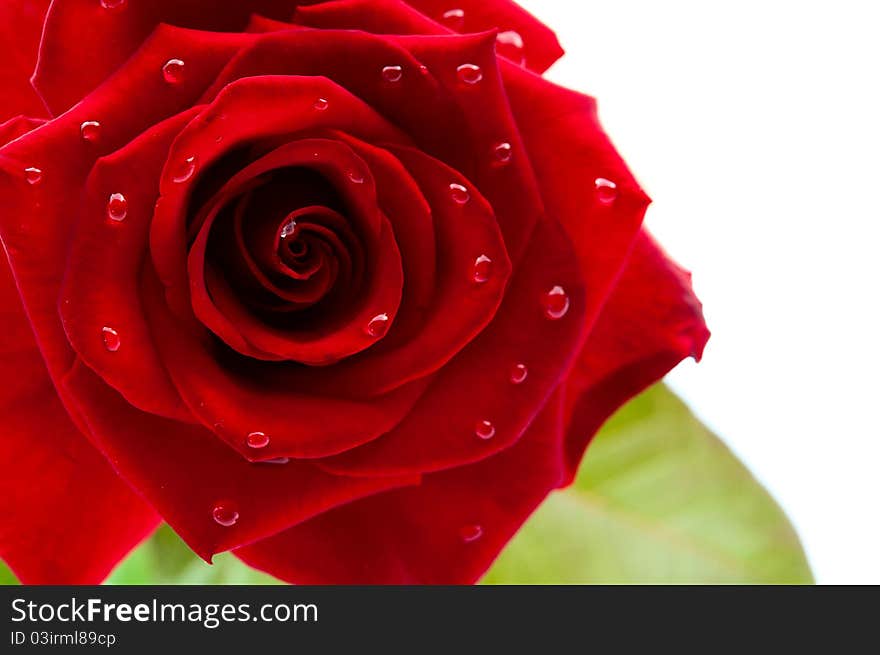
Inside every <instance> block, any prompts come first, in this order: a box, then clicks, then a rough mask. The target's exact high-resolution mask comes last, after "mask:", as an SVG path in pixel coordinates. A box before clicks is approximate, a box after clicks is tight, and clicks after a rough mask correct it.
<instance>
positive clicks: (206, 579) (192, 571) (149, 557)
mask: <svg viewBox="0 0 880 655" xmlns="http://www.w3.org/2000/svg"><path fill="white" fill-rule="evenodd" d="M107 584H116V585H150V584H181V585H262V584H280V583H279V582H278V581H277V580H275V578H273V577H271V576H268V575H266V574H265V573H260V572H259V571H255V570H254V569H252V568H250V567H249V566H246V565H245V564H242V563H241V562H240V561H239V560H237V559H236V558H235V557H233V556H232V555H230V554H229V553H223V554H222V555H217V556H215V557H214V563H213V564H207V563H206V562H204V561H202V560H201V559H199V558H198V557H197V556H196V555H195V554H194V553H193V552H192V551H191V550H190V549H189V548H188V547H187V545H186V544H184V543H183V541H181V540H180V537H178V536H177V535H176V534H174V532H173V531H172V530H171V528H169V527H168V526H167V525H163V526H162V527H161V528H159V529H158V530H157V531H156V533H155V534H154V535H153V536H152V538H150V540H149V541H147V542H146V543H145V544H143V545H142V546H141V547H140V548H138V549H137V550H136V551H135V552H134V553H133V554H132V555H131V556H129V558H128V559H127V560H126V561H125V562H123V563H122V564H121V565H120V566H119V567H118V568H117V569H116V570H115V571H114V572H113V575H111V576H110V579H109V580H107Z"/></svg>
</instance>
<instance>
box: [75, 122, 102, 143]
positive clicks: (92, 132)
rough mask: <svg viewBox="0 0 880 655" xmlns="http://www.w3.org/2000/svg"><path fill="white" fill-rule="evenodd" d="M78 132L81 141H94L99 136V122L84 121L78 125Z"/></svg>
mask: <svg viewBox="0 0 880 655" xmlns="http://www.w3.org/2000/svg"><path fill="white" fill-rule="evenodd" d="M79 133H80V135H81V136H82V138H83V141H88V142H89V143H94V142H95V141H97V140H98V137H100V136H101V124H100V123H99V122H98V121H86V122H84V123H83V124H82V125H80V126H79Z"/></svg>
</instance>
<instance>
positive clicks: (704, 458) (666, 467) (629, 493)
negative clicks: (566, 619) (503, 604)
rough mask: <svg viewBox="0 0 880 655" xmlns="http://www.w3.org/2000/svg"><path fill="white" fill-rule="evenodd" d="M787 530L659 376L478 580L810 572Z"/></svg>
mask: <svg viewBox="0 0 880 655" xmlns="http://www.w3.org/2000/svg"><path fill="white" fill-rule="evenodd" d="M812 580H813V579H812V574H811V573H810V568H809V565H808V563H807V560H806V557H805V555H804V552H803V549H802V547H801V544H800V541H799V540H798V537H797V534H796V533H795V531H794V529H793V528H792V526H791V524H790V523H789V521H788V519H787V518H786V516H785V514H784V513H783V512H782V510H781V509H780V508H779V506H778V505H777V504H776V502H775V501H774V500H773V499H772V498H771V497H770V495H769V494H768V493H767V492H766V491H765V490H764V488H763V487H762V486H761V485H760V484H759V483H758V482H757V481H756V480H755V479H754V478H753V477H752V475H751V474H750V473H749V472H748V470H747V469H746V468H745V467H744V466H743V465H742V464H741V463H740V462H739V460H737V459H736V457H735V456H734V455H733V454H732V453H731V452H730V451H729V450H728V449H727V448H726V447H725V446H724V444H723V443H722V442H721V441H720V440H719V439H718V438H717V437H716V436H715V435H713V434H712V433H711V432H709V430H707V429H706V428H705V427H704V426H703V425H702V424H701V423H700V422H699V421H698V420H697V419H696V418H694V416H693V415H692V414H691V412H690V411H689V410H688V409H687V407H685V406H684V404H683V403H682V402H681V401H680V400H679V399H678V398H676V397H675V395H673V394H672V392H670V391H669V389H667V388H666V387H665V386H662V385H660V386H657V387H655V388H653V389H651V390H650V391H648V392H647V393H645V394H643V395H642V396H640V397H639V398H637V399H636V400H634V401H632V402H631V403H630V404H629V405H627V406H626V407H625V408H624V409H623V410H621V411H620V412H619V413H618V414H617V415H616V416H615V417H614V418H613V419H612V420H611V421H610V422H609V423H608V424H607V425H606V426H605V428H604V429H603V430H602V431H601V432H600V434H599V435H598V436H597V437H596V440H595V441H594V442H593V444H592V445H591V446H590V448H589V449H588V451H587V455H586V458H585V460H584V464H583V466H582V469H581V473H580V475H579V476H578V479H577V481H576V482H575V484H574V485H573V486H572V487H571V488H569V489H567V490H564V491H560V492H557V493H555V494H554V495H553V496H552V497H551V498H550V499H549V500H548V501H547V502H546V503H545V504H544V505H543V506H542V507H541V509H540V510H539V511H538V512H537V514H536V515H535V516H534V517H533V518H532V519H531V520H530V521H529V523H528V524H527V525H526V526H525V527H524V528H523V530H522V531H521V532H520V534H519V535H518V536H517V537H516V538H515V539H514V541H513V542H512V543H511V545H510V546H509V547H508V548H507V549H506V550H505V552H504V553H503V554H502V556H501V557H500V558H499V560H498V561H497V562H496V564H495V566H494V567H493V568H492V570H491V571H490V572H489V574H488V575H487V576H486V578H485V580H484V582H485V583H488V584H554V583H556V584H567V583H575V584H600V583H608V584H617V583H623V584H628V583H646V584H688V583H719V584H724V583H754V584H761V583H771V584H772V583H780V584H781V583H811V582H812Z"/></svg>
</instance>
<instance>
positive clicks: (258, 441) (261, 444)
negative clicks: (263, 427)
mask: <svg viewBox="0 0 880 655" xmlns="http://www.w3.org/2000/svg"><path fill="white" fill-rule="evenodd" d="M245 443H247V445H248V448H253V449H255V450H259V449H260V448H265V447H266V446H268V445H269V437H268V436H267V435H266V433H265V432H251V433H250V434H249V435H248V436H247V438H246V439H245Z"/></svg>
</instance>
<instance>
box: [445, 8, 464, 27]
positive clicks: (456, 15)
mask: <svg viewBox="0 0 880 655" xmlns="http://www.w3.org/2000/svg"><path fill="white" fill-rule="evenodd" d="M441 18H442V21H443V24H444V25H446V27H448V28H449V29H451V30H455V31H456V32H459V31H461V30H462V28H464V9H450V10H449V11H447V12H444V13H443V16H442V17H441Z"/></svg>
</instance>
